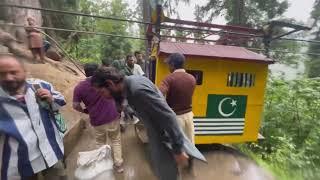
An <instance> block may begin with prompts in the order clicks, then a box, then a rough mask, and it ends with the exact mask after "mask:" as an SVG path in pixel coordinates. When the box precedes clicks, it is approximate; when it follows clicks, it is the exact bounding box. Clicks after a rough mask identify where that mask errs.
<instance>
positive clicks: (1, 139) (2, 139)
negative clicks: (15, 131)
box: [0, 134, 5, 177]
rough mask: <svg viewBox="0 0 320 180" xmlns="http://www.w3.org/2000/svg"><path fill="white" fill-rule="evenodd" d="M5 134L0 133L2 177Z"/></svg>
mask: <svg viewBox="0 0 320 180" xmlns="http://www.w3.org/2000/svg"><path fill="white" fill-rule="evenodd" d="M4 140H5V136H4V135H3V134H2V135H1V134H0V177H1V172H2V171H1V169H2V156H3V146H4Z"/></svg>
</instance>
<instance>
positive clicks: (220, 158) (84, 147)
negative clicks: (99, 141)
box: [67, 127, 273, 180]
mask: <svg viewBox="0 0 320 180" xmlns="http://www.w3.org/2000/svg"><path fill="white" fill-rule="evenodd" d="M122 143H123V148H122V149H123V153H124V160H125V172H124V173H123V174H116V175H115V176H116V179H117V180H156V178H155V177H154V175H153V174H152V172H151V170H150V166H149V160H148V155H147V154H148V153H147V147H146V146H145V145H143V144H142V143H140V141H138V139H137V138H136V136H135V133H134V129H133V127H128V128H127V129H126V132H125V133H124V134H123V135H122ZM94 148H95V143H94V135H93V131H92V128H90V127H89V128H87V129H86V130H85V131H84V133H83V135H82V137H81V140H80V141H79V143H78V145H77V146H76V147H75V149H74V150H73V152H72V153H71V155H70V156H69V157H68V159H67V164H68V173H69V177H70V179H71V180H73V179H74V176H73V173H74V170H75V169H76V160H77V155H78V152H79V151H88V150H93V149H94ZM200 150H201V151H202V152H203V153H204V155H205V156H206V158H207V160H208V164H204V163H201V162H196V163H195V171H196V178H186V179H196V180H211V179H217V180H273V178H272V176H270V175H269V174H268V173H267V172H265V171H264V170H263V169H261V168H260V167H258V166H257V165H256V164H255V163H253V162H251V161H250V160H248V159H246V158H244V157H241V156H239V155H237V154H236V153H230V152H224V151H217V150H214V149H213V148H212V146H206V147H205V148H201V149H200Z"/></svg>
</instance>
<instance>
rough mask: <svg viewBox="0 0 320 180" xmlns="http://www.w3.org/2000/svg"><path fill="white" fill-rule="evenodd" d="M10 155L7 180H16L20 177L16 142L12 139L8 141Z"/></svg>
mask: <svg viewBox="0 0 320 180" xmlns="http://www.w3.org/2000/svg"><path fill="white" fill-rule="evenodd" d="M8 143H9V146H10V149H11V153H10V159H9V164H8V171H7V173H8V179H16V178H17V177H20V175H19V170H18V147H19V145H18V141H17V140H15V139H14V138H12V137H9V140H8Z"/></svg>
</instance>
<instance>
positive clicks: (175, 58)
mask: <svg viewBox="0 0 320 180" xmlns="http://www.w3.org/2000/svg"><path fill="white" fill-rule="evenodd" d="M185 61H186V58H185V57H184V55H183V54H180V53H173V54H171V55H170V56H169V57H168V59H167V63H168V65H169V69H170V72H173V71H174V70H176V69H183V68H184V62H185Z"/></svg>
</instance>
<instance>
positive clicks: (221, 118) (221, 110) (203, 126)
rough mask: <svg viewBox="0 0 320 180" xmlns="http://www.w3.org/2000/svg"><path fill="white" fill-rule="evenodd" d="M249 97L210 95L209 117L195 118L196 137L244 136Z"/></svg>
mask: <svg viewBox="0 0 320 180" xmlns="http://www.w3.org/2000/svg"><path fill="white" fill-rule="evenodd" d="M246 106H247V96H241V95H216V94H210V95H208V104H207V115H206V117H205V118H194V124H195V133H196V135H240V134H243V129H244V120H245V114H246Z"/></svg>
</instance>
